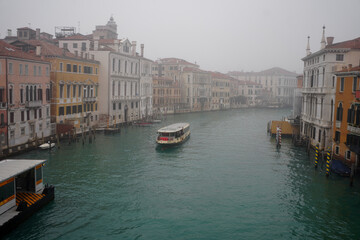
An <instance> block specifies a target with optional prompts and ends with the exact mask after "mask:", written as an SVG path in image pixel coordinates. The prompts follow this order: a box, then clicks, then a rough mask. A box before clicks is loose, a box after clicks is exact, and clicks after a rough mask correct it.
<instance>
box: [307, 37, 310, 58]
mask: <svg viewBox="0 0 360 240" xmlns="http://www.w3.org/2000/svg"><path fill="white" fill-rule="evenodd" d="M310 54H311V52H310V36H308V42H307V47H306V55H310Z"/></svg>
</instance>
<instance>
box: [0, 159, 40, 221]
mask: <svg viewBox="0 0 360 240" xmlns="http://www.w3.org/2000/svg"><path fill="white" fill-rule="evenodd" d="M45 162H46V160H25V159H11V160H10V159H7V160H3V161H0V214H2V213H4V212H6V211H7V210H9V209H10V208H13V207H15V206H16V205H18V204H19V203H20V201H22V200H25V201H26V199H24V198H23V196H22V195H24V194H22V193H25V194H27V195H29V194H31V193H33V194H41V193H42V191H43V189H44V184H43V166H44V163H45ZM29 196H30V195H29Z"/></svg>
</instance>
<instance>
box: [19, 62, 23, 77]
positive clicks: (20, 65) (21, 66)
mask: <svg viewBox="0 0 360 240" xmlns="http://www.w3.org/2000/svg"><path fill="white" fill-rule="evenodd" d="M19 75H23V65H22V64H19Z"/></svg>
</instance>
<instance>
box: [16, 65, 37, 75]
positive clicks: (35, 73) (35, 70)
mask: <svg viewBox="0 0 360 240" xmlns="http://www.w3.org/2000/svg"><path fill="white" fill-rule="evenodd" d="M20 75H21V74H20ZM34 76H36V66H34Z"/></svg>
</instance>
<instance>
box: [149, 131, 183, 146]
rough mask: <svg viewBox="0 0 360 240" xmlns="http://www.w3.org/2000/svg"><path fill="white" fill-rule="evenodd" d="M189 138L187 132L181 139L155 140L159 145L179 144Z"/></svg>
mask: <svg viewBox="0 0 360 240" xmlns="http://www.w3.org/2000/svg"><path fill="white" fill-rule="evenodd" d="M189 138H190V132H189V134H187V135H186V136H184V137H183V138H182V139H180V140H179V141H171V142H170V141H159V140H156V143H157V144H158V145H161V146H176V145H180V144H183V143H184V142H186V141H187V140H188V139H189Z"/></svg>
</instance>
